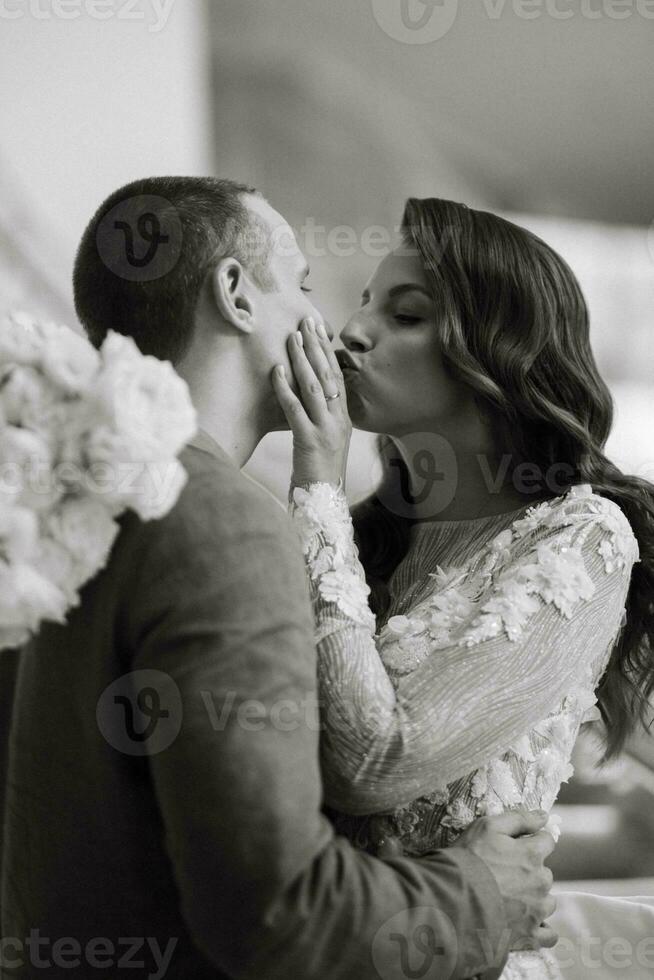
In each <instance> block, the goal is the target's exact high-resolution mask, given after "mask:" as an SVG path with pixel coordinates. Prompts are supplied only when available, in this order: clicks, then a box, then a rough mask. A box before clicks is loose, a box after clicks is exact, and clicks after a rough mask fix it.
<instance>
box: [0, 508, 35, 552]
mask: <svg viewBox="0 0 654 980" xmlns="http://www.w3.org/2000/svg"><path fill="white" fill-rule="evenodd" d="M38 533H39V522H38V519H37V517H36V515H35V514H34V513H32V511H31V510H27V509H26V508H25V507H14V506H11V505H8V504H6V503H5V502H4V501H3V500H2V499H0V561H4V562H9V563H12V562H25V561H28V560H29V558H30V557H31V556H32V554H33V553H34V550H35V548H36V543H37V540H38Z"/></svg>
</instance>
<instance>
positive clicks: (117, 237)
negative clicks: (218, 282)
mask: <svg viewBox="0 0 654 980" xmlns="http://www.w3.org/2000/svg"><path fill="white" fill-rule="evenodd" d="M248 194H254V195H258V191H256V190H255V189H254V188H253V187H249V186H247V185H246V184H240V183H237V182H236V181H233V180H225V179H219V178H214V177H146V178H143V179H141V180H136V181H134V182H132V183H131V184H127V185H126V186H125V187H121V188H120V189H119V190H117V191H114V193H113V194H111V195H110V197H108V198H107V200H106V201H104V203H103V204H101V206H100V207H99V208H98V210H97V211H96V213H95V214H94V216H93V218H92V219H91V221H90V222H89V224H88V226H87V228H86V230H85V232H84V235H83V236H82V240H81V242H80V245H79V248H78V251H77V256H76V259H75V267H74V272H73V291H74V297H75V309H76V311H77V315H78V317H79V319H80V322H81V323H82V326H83V327H84V329H85V330H86V333H87V334H88V336H89V339H90V340H91V342H92V343H93V344H95V345H96V346H97V347H99V346H100V345H101V344H102V342H103V340H104V339H105V337H106V335H107V333H108V331H109V330H115V331H117V332H118V333H122V334H126V335H128V336H130V337H133V338H134V340H135V341H136V343H137V345H138V346H139V348H140V349H141V350H142V351H143V353H145V354H153V355H154V356H155V357H159V358H161V359H162V360H170V361H172V362H173V363H175V362H177V361H179V360H180V359H181V357H182V356H183V355H184V353H185V352H186V350H187V348H188V346H189V345H190V342H191V339H192V336H193V328H194V318H195V309H196V306H197V301H198V296H199V293H200V289H201V287H202V284H203V282H204V279H205V276H206V274H207V272H208V270H209V269H210V268H211V265H212V264H213V263H215V262H216V261H217V260H218V259H220V258H223V257H225V256H232V257H234V258H237V259H238V260H239V261H241V262H242V263H243V265H244V267H246V268H247V269H248V271H250V272H251V273H252V274H253V276H254V278H255V279H256V280H257V282H258V284H259V285H260V286H261V287H262V288H263V289H273V288H275V281H274V278H273V277H272V275H271V273H270V271H269V259H270V253H271V251H272V247H271V244H270V231H269V229H267V228H266V226H265V224H264V222H263V221H262V219H261V218H259V217H258V216H257V215H256V214H255V213H254V212H253V211H251V210H250V209H248V207H247V205H246V202H244V200H243V197H244V195H248ZM161 243H163V245H164V246H165V247H164V248H163V250H162V252H161V254H160V257H159V260H157V258H156V249H157V247H158V244H161ZM130 248H131V249H132V251H131V253H129V252H128V251H127V250H128V249H130ZM148 248H152V249H153V251H152V252H151V253H150V254H151V255H152V256H153V261H152V263H151V268H150V269H148V267H147V261H146V260H147V258H148V251H147V250H148ZM126 254H127V255H129V262H128V263H127V264H126ZM155 261H159V262H160V265H159V267H157V266H155V265H154V263H155ZM168 266H170V268H169V267H168Z"/></svg>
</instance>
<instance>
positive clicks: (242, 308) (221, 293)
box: [211, 258, 254, 333]
mask: <svg viewBox="0 0 654 980" xmlns="http://www.w3.org/2000/svg"><path fill="white" fill-rule="evenodd" d="M211 285H212V289H213V298H214V301H215V303H216V306H217V307H218V311H219V313H220V315H221V316H222V318H223V319H224V320H227V322H228V323H231V325H232V326H233V327H236V329H237V330H242V331H243V333H252V331H253V330H254V302H253V296H252V284H251V282H250V279H249V277H248V276H247V275H246V274H245V270H244V269H243V266H242V265H241V263H240V262H239V261H238V259H232V258H225V259H221V260H220V262H219V263H218V265H217V266H216V267H215V269H214V270H213V273H212V277H211Z"/></svg>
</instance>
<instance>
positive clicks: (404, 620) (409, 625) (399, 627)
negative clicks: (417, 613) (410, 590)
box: [386, 616, 425, 636]
mask: <svg viewBox="0 0 654 980" xmlns="http://www.w3.org/2000/svg"><path fill="white" fill-rule="evenodd" d="M424 628H425V626H424V623H423V622H422V620H420V619H416V618H415V617H414V618H412V619H410V618H409V617H408V616H391V618H390V619H389V620H388V622H387V623H386V630H388V632H389V633H392V634H393V635H394V636H407V635H411V634H413V633H421V632H422V631H423V629H424Z"/></svg>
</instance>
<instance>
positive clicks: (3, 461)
mask: <svg viewBox="0 0 654 980" xmlns="http://www.w3.org/2000/svg"><path fill="white" fill-rule="evenodd" d="M0 495H2V496H4V498H5V500H7V499H11V498H13V499H14V501H15V502H16V503H17V504H19V505H21V506H23V507H28V508H29V509H30V510H34V511H45V510H48V509H49V508H50V507H52V505H53V504H54V503H55V502H56V501H57V500H59V498H60V497H61V490H60V488H59V487H58V486H57V485H56V481H55V480H53V479H52V455H51V451H50V447H49V445H48V443H47V441H46V439H45V438H44V437H43V436H42V435H40V434H39V433H37V432H31V431H30V430H29V429H20V428H18V427H17V426H13V425H7V426H5V428H4V429H2V430H1V431H0Z"/></svg>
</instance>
